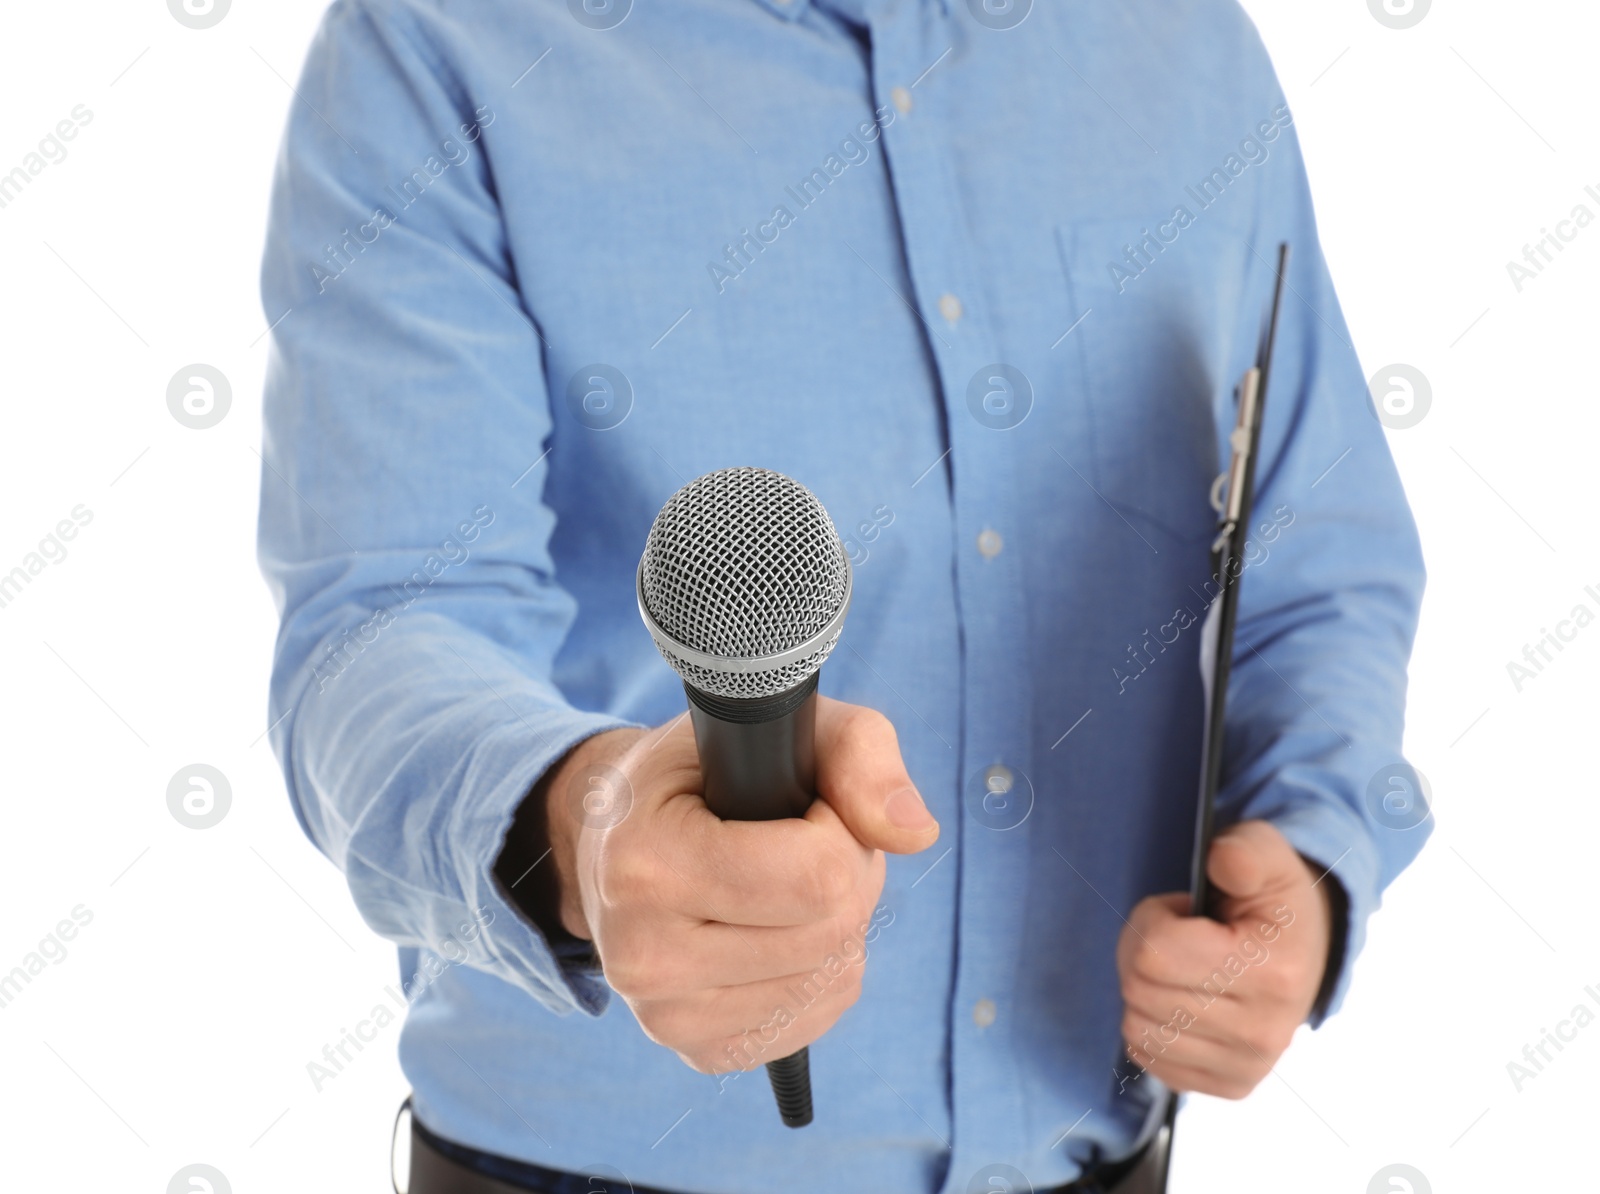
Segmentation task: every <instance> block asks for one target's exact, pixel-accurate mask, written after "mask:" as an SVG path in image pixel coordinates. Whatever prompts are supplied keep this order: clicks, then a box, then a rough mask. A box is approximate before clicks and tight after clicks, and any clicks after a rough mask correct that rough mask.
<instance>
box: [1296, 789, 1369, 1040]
mask: <svg viewBox="0 0 1600 1194" xmlns="http://www.w3.org/2000/svg"><path fill="white" fill-rule="evenodd" d="M1269 820H1270V821H1271V823H1272V825H1273V826H1274V827H1275V828H1276V829H1277V830H1278V831H1279V832H1280V833H1282V834H1283V836H1284V837H1285V838H1287V839H1288V841H1289V844H1290V845H1291V846H1293V847H1294V848H1295V851H1296V853H1298V854H1299V855H1300V856H1301V857H1302V858H1304V859H1305V860H1306V861H1307V862H1308V863H1310V864H1311V866H1312V867H1313V868H1314V869H1315V870H1316V871H1317V873H1318V874H1319V875H1321V876H1322V878H1321V879H1320V882H1321V883H1325V884H1332V885H1333V886H1332V887H1331V888H1330V889H1329V891H1328V897H1329V898H1328V908H1329V924H1328V930H1329V948H1328V962H1327V968H1326V970H1325V972H1324V974H1323V978H1322V986H1321V988H1320V989H1319V990H1318V992H1317V998H1316V1002H1315V1003H1314V1004H1313V1006H1312V1009H1311V1014H1310V1016H1309V1017H1307V1022H1308V1023H1309V1024H1310V1025H1311V1026H1312V1027H1313V1028H1318V1027H1320V1026H1321V1025H1322V1023H1323V1021H1325V1020H1326V1019H1327V1018H1328V1017H1329V1016H1331V1015H1333V1014H1334V1012H1336V1011H1338V1010H1339V1007H1340V1005H1341V1004H1343V1002H1344V998H1345V995H1346V993H1347V992H1348V991H1349V989H1350V972H1351V964H1352V963H1353V962H1354V960H1355V957H1356V955H1357V954H1359V953H1360V952H1361V947H1362V945H1363V944H1365V942H1366V935H1367V918H1368V917H1369V916H1371V915H1372V913H1373V912H1375V911H1376V910H1377V907H1378V902H1379V892H1380V890H1381V889H1380V885H1379V881H1378V874H1379V869H1378V868H1379V861H1378V852H1377V849H1376V848H1375V846H1374V845H1373V842H1372V838H1371V836H1370V830H1369V829H1368V828H1367V827H1366V826H1364V825H1363V824H1361V822H1360V821H1359V820H1357V819H1356V818H1355V817H1354V816H1353V815H1352V814H1351V813H1350V812H1349V810H1348V809H1346V808H1344V807H1343V806H1342V805H1333V804H1314V805H1302V806H1300V807H1298V808H1294V809H1290V810H1286V811H1284V812H1281V813H1278V814H1275V815H1273V816H1272V817H1270V818H1269Z"/></svg>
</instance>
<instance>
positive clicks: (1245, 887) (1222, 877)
mask: <svg viewBox="0 0 1600 1194" xmlns="http://www.w3.org/2000/svg"><path fill="white" fill-rule="evenodd" d="M1304 870H1305V867H1304V864H1302V863H1301V861H1300V856H1299V855H1298V854H1296V853H1295V852H1294V847H1293V846H1291V845H1290V844H1289V841H1288V839H1287V838H1285V837H1284V836H1283V834H1282V833H1280V832H1279V831H1278V830H1277V829H1276V828H1274V827H1273V826H1272V825H1270V824H1268V823H1267V822H1266V821H1241V822H1239V824H1237V825H1234V826H1232V827H1230V828H1228V829H1226V830H1224V831H1223V832H1222V833H1219V834H1218V835H1217V837H1216V839H1215V840H1214V841H1213V842H1212V843H1211V852H1210V854H1209V855H1207V858H1206V875H1207V876H1208V877H1209V878H1210V880H1211V882H1212V883H1214V884H1216V886H1217V887H1218V888H1219V889H1220V890H1221V891H1222V892H1223V894H1225V895H1227V896H1228V897H1230V898H1231V899H1233V900H1236V901H1239V902H1241V903H1248V902H1249V901H1251V900H1253V899H1256V898H1258V897H1260V896H1262V895H1264V894H1266V893H1267V892H1269V891H1272V890H1277V889H1279V888H1283V887H1286V886H1288V885H1289V884H1290V882H1291V881H1292V880H1293V879H1295V878H1297V877H1298V876H1299V875H1300V874H1301V873H1303V872H1304Z"/></svg>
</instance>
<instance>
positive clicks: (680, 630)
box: [637, 468, 851, 699]
mask: <svg viewBox="0 0 1600 1194" xmlns="http://www.w3.org/2000/svg"><path fill="white" fill-rule="evenodd" d="M637 585H638V596H639V612H640V614H642V615H643V617H644V624H645V627H646V628H647V629H648V630H649V631H650V637H651V638H652V639H654V640H655V644H656V648H657V649H658V650H659V651H660V652H661V654H662V655H663V656H665V657H666V661H667V662H668V663H669V664H671V665H672V668H673V670H674V671H676V672H677V673H678V675H680V676H682V677H683V679H684V681H685V682H686V683H688V684H689V685H690V686H691V687H693V688H695V689H697V690H699V691H700V692H705V693H711V694H713V695H716V696H722V697H735V698H741V699H756V698H762V697H772V696H777V695H778V694H779V693H782V692H786V691H788V690H789V689H791V688H793V687H795V685H797V684H800V683H802V682H803V681H805V680H807V679H809V678H810V677H811V676H812V675H813V674H814V673H815V672H816V671H817V670H818V669H819V668H821V667H822V663H823V660H825V659H827V657H828V655H829V653H830V652H831V651H832V650H833V648H834V645H835V644H836V643H837V642H838V641H839V632H840V631H841V630H843V629H844V615H845V611H846V610H847V609H848V608H849V605H850V585H851V577H850V559H849V557H848V556H847V555H846V554H845V549H844V544H843V542H841V541H840V538H839V532H838V531H837V530H835V529H834V526H833V520H832V519H830V518H829V517H828V512H827V510H825V509H824V508H823V506H822V503H821V502H819V501H818V500H817V498H816V495H814V494H813V493H812V492H811V491H810V490H809V489H807V488H806V487H805V486H804V485H802V484H800V482H798V481H795V480H793V479H792V478H789V477H786V476H784V475H783V474H782V473H775V472H773V471H771V470H770V469H764V468H725V469H718V470H717V471H716V472H714V473H707V474H706V475H705V476H703V477H697V478H695V479H694V480H693V481H690V482H689V483H688V484H687V485H685V486H684V487H683V488H682V489H680V490H678V492H677V493H675V494H673V495H672V496H671V497H670V498H668V499H667V504H666V505H665V506H663V507H662V508H661V513H659V514H657V515H656V520H655V523H654V524H653V525H652V526H651V527H650V536H649V538H648V539H647V540H646V541H645V546H644V556H643V558H641V559H640V561H639V572H638V581H637Z"/></svg>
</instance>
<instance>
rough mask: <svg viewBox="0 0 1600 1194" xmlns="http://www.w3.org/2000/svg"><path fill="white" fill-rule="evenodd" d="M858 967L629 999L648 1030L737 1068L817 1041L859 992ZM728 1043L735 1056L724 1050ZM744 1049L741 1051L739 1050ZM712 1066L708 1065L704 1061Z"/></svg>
mask: <svg viewBox="0 0 1600 1194" xmlns="http://www.w3.org/2000/svg"><path fill="white" fill-rule="evenodd" d="M860 995H861V976H860V970H859V968H856V969H854V970H846V971H843V972H841V973H840V974H838V975H837V976H833V977H829V976H823V978H822V979H821V980H820V981H819V980H818V979H817V977H816V976H814V975H812V974H810V973H806V974H795V975H787V976H784V977H782V978H778V979H771V980H768V981H766V982H760V983H747V984H744V985H742V986H737V987H717V988H714V989H711V990H707V991H701V992H698V993H696V994H695V995H693V996H690V997H687V998H683V999H669V1000H631V1001H630V1003H629V1006H630V1007H631V1008H632V1010H633V1013H634V1016H635V1017H636V1018H637V1019H638V1021H639V1025H640V1027H641V1028H643V1029H644V1031H645V1034H646V1035H647V1036H649V1037H650V1039H651V1040H653V1041H655V1042H656V1043H657V1044H662V1045H666V1046H667V1047H668V1048H671V1049H674V1050H677V1051H678V1052H679V1053H680V1055H683V1054H687V1055H689V1056H688V1058H686V1059H693V1060H691V1061H690V1063H691V1064H696V1062H697V1061H699V1060H702V1059H704V1060H709V1061H711V1062H713V1063H717V1062H720V1064H717V1065H715V1068H718V1069H722V1070H727V1069H730V1068H736V1067H735V1065H733V1064H730V1063H731V1062H733V1061H735V1060H737V1061H739V1062H741V1063H742V1065H740V1066H739V1067H737V1068H743V1067H745V1066H748V1065H751V1064H755V1063H756V1062H758V1061H761V1062H764V1061H773V1060H776V1059H777V1058H779V1057H786V1056H788V1055H789V1054H791V1053H794V1052H795V1051H796V1050H799V1049H802V1048H804V1047H805V1046H807V1045H809V1044H811V1043H812V1042H814V1041H816V1040H817V1039H818V1038H819V1037H821V1036H822V1035H823V1034H824V1033H825V1032H827V1031H828V1029H829V1028H831V1027H832V1026H833V1024H834V1023H835V1022H836V1021H837V1020H838V1018H839V1017H840V1016H842V1015H843V1014H844V1013H845V1012H846V1011H847V1010H849V1008H850V1007H851V1006H852V1005H853V1004H854V1003H855V1002H856V1000H857V999H859V998H860ZM730 1047H732V1049H733V1052H734V1056H733V1057H730V1056H728V1051H729V1048H730ZM739 1054H743V1055H744V1056H743V1057H742V1058H740V1057H738V1055H739ZM708 1068H709V1067H708Z"/></svg>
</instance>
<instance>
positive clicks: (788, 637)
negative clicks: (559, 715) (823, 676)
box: [637, 468, 851, 1128]
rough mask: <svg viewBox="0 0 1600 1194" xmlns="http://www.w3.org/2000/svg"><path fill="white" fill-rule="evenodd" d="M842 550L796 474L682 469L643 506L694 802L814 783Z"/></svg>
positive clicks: (650, 571) (761, 807) (807, 1076)
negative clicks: (699, 790)
mask: <svg viewBox="0 0 1600 1194" xmlns="http://www.w3.org/2000/svg"><path fill="white" fill-rule="evenodd" d="M850 587H851V574H850V560H849V557H848V556H847V555H846V553H845V549H844V543H843V542H842V541H841V540H840V538H839V532H838V531H837V530H835V529H834V525H833V520H832V519H830V518H829V517H828V512H827V510H825V509H824V508H823V506H822V503H821V502H819V501H818V500H817V498H816V496H815V495H814V494H812V492H811V491H810V490H809V489H807V488H806V487H805V486H804V485H802V484H800V482H798V481H795V480H793V479H791V478H789V477H786V476H784V475H783V474H782V473H777V472H773V471H771V470H770V469H763V468H725V469H719V470H717V471H716V472H712V473H707V474H706V475H705V476H703V477H697V478H695V479H694V480H693V481H690V482H689V483H688V484H687V485H685V486H684V487H683V488H682V489H680V490H678V492H677V493H675V494H673V495H672V496H671V497H670V498H668V499H667V504H666V505H665V506H663V507H662V508H661V512H660V513H659V514H657V515H656V520H655V522H654V524H653V525H652V526H651V527H650V535H649V538H648V539H647V540H646V541H645V547H644V555H643V557H642V558H641V559H640V560H639V572H638V578H637V588H638V597H639V613H640V615H641V616H642V617H643V618H644V624H645V628H646V629H647V630H648V631H649V632H650V637H651V639H653V640H654V641H655V645H656V648H657V649H658V650H659V651H660V652H661V654H662V655H663V656H665V658H666V661H667V662H668V663H669V664H671V665H672V668H673V670H674V671H676V672H677V673H678V675H679V676H680V677H681V678H682V679H683V691H684V693H685V694H686V695H687V696H688V698H689V716H690V718H691V719H692V720H693V723H694V740H695V745H696V747H697V749H698V750H699V753H700V770H701V773H702V775H703V776H704V784H705V802H706V806H707V807H708V808H710V810H711V811H712V812H714V813H715V814H716V815H717V816H719V817H721V818H723V819H724V820H729V821H773V820H778V819H780V818H783V817H800V816H803V815H805V811H806V809H807V808H808V807H809V806H810V804H811V801H812V800H813V799H814V798H815V796H816V755H815V750H816V709H817V678H818V675H819V672H820V670H821V668H822V664H823V661H824V660H825V659H827V658H828V655H829V653H830V652H832V650H833V648H834V646H835V645H836V644H837V643H838V641H839V633H840V631H842V630H843V629H844V615H845V611H846V610H847V609H848V608H849V606H850ZM767 1077H768V1078H769V1079H771V1082H772V1093H773V1095H774V1097H775V1098H776V1099H777V1102H778V1111H779V1113H780V1114H781V1115H782V1117H783V1122H784V1123H785V1124H787V1125H788V1126H789V1127H791V1128H801V1127H804V1126H805V1125H806V1124H808V1123H810V1122H811V1118H812V1115H811V1068H810V1062H809V1055H808V1053H807V1051H806V1050H805V1049H801V1050H800V1051H799V1052H797V1053H793V1054H790V1055H789V1056H788V1057H784V1058H781V1059H779V1060H777V1061H770V1062H768V1063H767Z"/></svg>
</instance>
